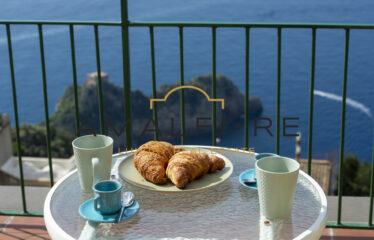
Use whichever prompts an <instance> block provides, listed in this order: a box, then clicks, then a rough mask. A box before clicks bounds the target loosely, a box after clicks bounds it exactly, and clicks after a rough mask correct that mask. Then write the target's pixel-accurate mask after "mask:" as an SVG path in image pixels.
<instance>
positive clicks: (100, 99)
mask: <svg viewBox="0 0 374 240" xmlns="http://www.w3.org/2000/svg"><path fill="white" fill-rule="evenodd" d="M94 29H95V46H96V67H97V91H98V97H99V117H100V132H101V134H104V133H105V129H104V110H103V89H102V83H101V64H100V43H99V27H98V25H95V26H94Z"/></svg>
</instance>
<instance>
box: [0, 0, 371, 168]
mask: <svg viewBox="0 0 374 240" xmlns="http://www.w3.org/2000/svg"><path fill="white" fill-rule="evenodd" d="M1 5H2V6H1V8H0V19H2V20H5V19H12V20H13V19H17V20H38V19H42V20H72V19H74V20H107V21H111V20H114V21H119V20H120V1H119V0H106V1H102V0H91V1H83V0H65V1H57V0H32V1H31V0H22V1H20V0H17V1H6V2H3V3H2V4H1ZM373 11H374V2H373V1H364V0H362V1H346V0H344V1H342V0H331V1H299V0H298V1H289V0H288V1H275V0H272V1H264V0H261V1H257V0H256V1H246V0H214V1H213V0H192V1H181V0H158V1H152V0H137V1H134V0H129V16H130V20H160V21H161V20H166V21H169V20H170V21H178V20H191V21H229V22H311V23H365V24H366V23H368V24H369V23H370V24H373V23H374V14H373ZM99 30H100V50H101V64H102V70H103V71H105V72H107V73H108V74H109V78H110V81H111V82H112V83H115V84H117V85H120V86H122V84H123V80H122V79H123V77H122V56H121V53H122V50H121V31H120V29H119V28H118V27H100V29H99ZM11 31H12V40H13V49H14V66H15V78H16V84H17V97H18V104H19V113H20V122H21V123H39V122H40V121H43V120H44V103H43V92H42V77H41V65H40V52H39V39H38V32H37V27H36V26H21V25H17V26H12V29H11ZM43 31H44V43H45V58H46V71H47V84H48V104H49V111H50V114H52V113H53V112H54V111H55V106H56V102H57V101H58V99H59V98H60V97H61V96H62V94H63V91H64V89H65V88H66V87H67V86H68V85H70V84H72V82H73V79H72V66H71V56H70V40H69V30H68V27H64V26H45V27H43ZM178 36H179V35H178V29H176V28H156V29H155V48H156V49H155V51H156V75H157V86H160V85H162V84H166V83H173V82H176V81H179V71H180V69H179V39H178ZM75 38H76V58H77V71H78V81H79V84H82V83H83V82H84V81H85V79H86V74H87V73H89V72H93V71H96V56H95V48H94V46H95V41H94V32H93V28H92V27H89V26H77V27H75ZM344 40H345V33H344V30H329V29H321V30H318V31H317V42H316V44H317V45H316V46H317V47H316V50H317V52H316V72H315V89H316V91H315V96H314V99H315V105H314V124H313V158H317V159H329V160H331V161H334V160H336V158H337V157H338V152H339V141H340V124H341V120H340V119H341V95H342V82H343V81H342V80H343V67H344V43H345V42H344ZM184 43H185V48H184V53H185V59H184V61H185V79H186V80H188V79H190V78H192V77H194V76H197V75H200V74H207V73H211V71H212V62H211V59H212V51H211V50H212V46H211V30H210V29H208V28H199V29H193V28H186V29H185V32H184ZM130 49H131V52H130V57H131V87H132V90H135V89H139V90H142V91H143V92H145V93H147V94H150V93H151V87H152V85H151V79H152V76H151V63H150V43H149V31H148V29H147V28H131V30H130ZM250 54H251V57H250V95H251V96H258V97H259V98H260V99H261V101H262V103H263V107H264V111H263V113H262V116H263V117H268V118H270V119H272V120H273V125H272V127H271V132H272V134H273V136H269V134H268V133H267V132H266V131H264V130H258V135H257V136H254V131H253V130H254V124H253V121H251V122H250V134H249V137H250V140H249V141H250V147H252V148H254V149H255V151H257V152H274V151H275V120H276V119H275V113H276V81H277V76H276V73H277V31H276V29H252V30H251V32H250ZM310 59H311V30H308V29H284V30H283V31H282V75H281V117H282V118H283V117H295V118H299V120H290V121H288V122H287V124H290V125H298V128H297V129H295V128H289V129H287V132H289V133H295V132H296V131H300V132H301V134H302V157H306V156H307V139H308V116H309V115H308V114H309V84H310ZM217 73H219V74H223V75H225V76H227V77H229V78H230V79H232V80H233V81H234V83H235V85H236V86H238V87H239V88H240V89H242V91H244V86H245V31H244V29H227V28H219V29H218V30H217ZM373 76H374V31H369V30H352V31H351V38H350V54H349V66H348V91H347V96H348V99H347V113H346V136H345V152H346V153H351V154H356V155H358V157H359V159H360V160H366V161H371V152H372V149H373V141H372V139H373V116H372V114H373V109H374V94H373V93H374V90H373V87H374V78H373ZM0 86H1V87H0V112H5V113H10V116H11V118H12V123H13V126H14V115H13V106H12V93H11V82H10V71H9V59H8V49H7V40H6V31H5V26H1V25H0ZM243 93H244V92H243ZM104 94H105V93H104ZM186 114H188V112H187V113H186ZM281 126H282V122H281ZM282 130H283V128H282V129H281V131H282ZM243 135H244V134H243V130H236V129H235V128H232V129H227V130H226V132H225V136H220V134H219V133H218V137H219V138H220V142H219V145H221V146H228V147H244V136H243ZM188 143H194V144H210V143H211V140H210V138H209V137H207V138H206V139H201V138H192V139H190V142H188ZM294 147H295V138H294V137H283V136H282V137H281V142H280V153H281V154H283V155H287V156H294V149H295V148H294Z"/></svg>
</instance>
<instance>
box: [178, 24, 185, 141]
mask: <svg viewBox="0 0 374 240" xmlns="http://www.w3.org/2000/svg"><path fill="white" fill-rule="evenodd" d="M179 63H180V85H181V86H183V85H184V52H183V27H179ZM179 101H180V118H181V130H182V136H181V142H182V145H184V144H186V137H185V135H186V134H185V133H186V122H185V121H186V119H185V115H184V89H181V91H180V100H179Z"/></svg>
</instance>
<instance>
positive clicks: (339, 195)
mask: <svg viewBox="0 0 374 240" xmlns="http://www.w3.org/2000/svg"><path fill="white" fill-rule="evenodd" d="M349 30H350V29H349V28H346V29H345V51H344V76H343V94H342V118H341V127H340V152H339V173H338V220H337V223H338V224H341V223H342V221H341V215H342V195H343V186H342V179H343V176H342V174H343V161H344V135H345V105H346V98H347V73H348V56H349Z"/></svg>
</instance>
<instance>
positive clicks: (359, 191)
mask: <svg viewBox="0 0 374 240" xmlns="http://www.w3.org/2000/svg"><path fill="white" fill-rule="evenodd" d="M342 167H343V169H342V170H343V178H342V189H343V195H346V196H368V195H369V192H370V164H368V163H367V162H366V161H362V162H360V161H359V160H358V158H357V156H354V155H348V156H346V157H345V158H344V160H343V166H342ZM335 194H337V191H336V192H335Z"/></svg>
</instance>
